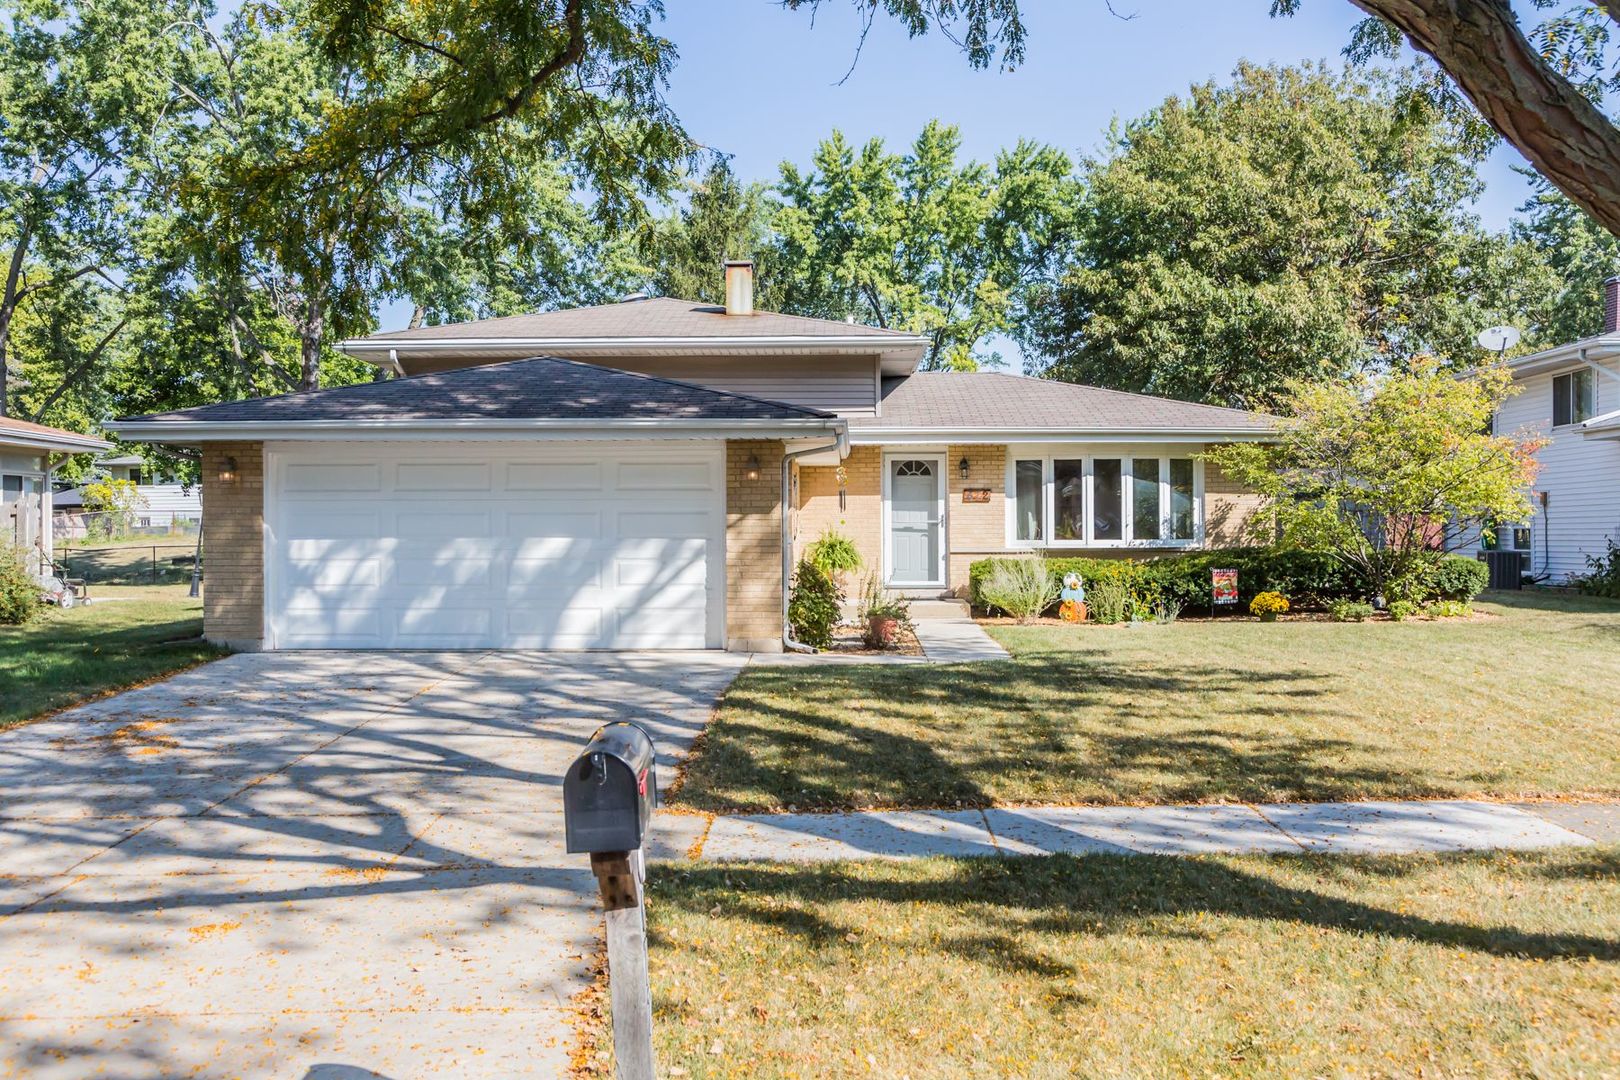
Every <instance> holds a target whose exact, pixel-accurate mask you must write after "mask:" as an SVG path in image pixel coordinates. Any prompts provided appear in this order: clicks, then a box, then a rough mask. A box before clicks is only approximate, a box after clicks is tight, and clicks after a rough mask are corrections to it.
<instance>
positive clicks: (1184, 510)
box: [1170, 458, 1196, 540]
mask: <svg viewBox="0 0 1620 1080" xmlns="http://www.w3.org/2000/svg"><path fill="white" fill-rule="evenodd" d="M1195 522H1196V514H1195V512H1194V510H1193V463H1192V458H1171V459H1170V539H1172V540H1191V539H1193V538H1194V536H1195V532H1194V527H1195Z"/></svg>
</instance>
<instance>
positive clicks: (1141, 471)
mask: <svg viewBox="0 0 1620 1080" xmlns="http://www.w3.org/2000/svg"><path fill="white" fill-rule="evenodd" d="M1159 518H1160V514H1159V459H1158V458H1156V457H1150V458H1132V459H1131V536H1132V537H1133V538H1134V539H1137V540H1157V539H1159Z"/></svg>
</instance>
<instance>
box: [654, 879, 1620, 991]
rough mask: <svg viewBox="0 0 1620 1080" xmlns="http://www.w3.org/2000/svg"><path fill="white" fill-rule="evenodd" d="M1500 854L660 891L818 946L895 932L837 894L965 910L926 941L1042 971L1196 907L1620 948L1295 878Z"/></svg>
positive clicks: (1061, 967) (1352, 883)
mask: <svg viewBox="0 0 1620 1080" xmlns="http://www.w3.org/2000/svg"><path fill="white" fill-rule="evenodd" d="M1490 858H1492V856H1489V855H1482V854H1466V855H1464V854H1458V855H1446V856H1418V857H1410V856H1359V857H1344V856H1338V857H1331V858H1327V857H1323V856H1311V855H1287V856H1266V857H1264V864H1265V866H1266V868H1267V869H1271V868H1275V869H1276V870H1278V871H1279V872H1278V873H1277V874H1275V875H1273V874H1268V873H1266V872H1264V871H1263V870H1261V871H1254V870H1250V869H1248V868H1246V867H1245V865H1244V861H1239V860H1234V859H1230V858H1219V857H1199V858H1186V857H1177V856H1155V855H1078V856H1077V855H1050V856H1041V857H1034V858H967V859H954V860H944V859H935V860H929V862H928V863H927V864H925V865H926V866H927V867H928V869H927V871H926V872H924V873H921V874H918V873H916V872H914V871H910V872H908V871H907V870H906V869H905V868H900V869H898V870H897V869H895V868H893V867H890V866H885V865H883V864H881V863H817V864H761V863H731V864H718V865H716V864H693V863H687V864H682V865H681V866H680V867H679V869H674V868H671V869H674V874H675V876H676V880H675V881H674V882H669V881H668V878H665V879H664V881H659V880H658V879H657V877H655V878H654V880H653V881H652V883H651V886H650V890H651V892H652V894H653V896H654V898H655V899H656V901H657V903H658V904H661V905H671V906H673V907H676V908H679V909H682V910H685V911H687V912H689V913H691V914H692V915H711V914H712V913H714V912H715V911H716V910H717V909H718V910H719V911H720V912H721V914H722V915H723V916H726V917H732V918H736V917H741V918H746V919H748V920H750V921H753V922H756V923H758V924H760V925H762V926H767V927H770V928H771V929H772V930H774V931H779V932H783V933H787V934H791V935H794V936H797V937H801V938H805V939H808V941H809V943H810V944H811V945H812V946H814V947H818V948H819V947H831V948H841V947H843V943H845V942H847V941H848V938H847V936H846V935H848V934H850V933H851V931H852V930H857V929H859V930H862V932H863V933H866V934H868V935H869V936H871V937H873V938H881V937H882V934H883V930H882V928H881V926H874V927H869V928H865V929H863V928H860V927H856V926H853V925H852V924H851V922H850V921H849V917H848V916H847V915H846V917H844V918H842V919H837V918H830V917H828V916H827V915H825V914H823V912H825V910H826V908H827V906H828V905H836V904H858V903H867V902H877V903H880V904H884V905H892V909H891V910H892V913H893V917H894V919H895V920H896V921H898V920H900V919H901V917H902V916H901V908H902V907H903V906H904V905H930V906H937V907H939V908H944V909H956V915H957V921H956V922H955V923H954V924H953V925H950V926H947V927H945V928H943V929H942V931H941V932H939V933H935V934H932V935H929V936H928V945H927V946H926V947H930V948H938V949H941V950H943V951H945V952H949V953H951V954H953V955H959V956H962V957H964V958H966V959H971V960H973V961H975V962H979V963H993V964H995V965H996V966H997V967H1002V968H1006V969H1008V970H1021V971H1026V972H1030V973H1033V974H1036V975H1040V976H1043V977H1058V978H1061V977H1067V976H1071V975H1073V974H1075V972H1074V970H1073V968H1072V967H1071V966H1070V965H1069V964H1068V963H1067V962H1065V961H1063V960H1060V959H1057V958H1055V957H1054V956H1051V955H1044V954H1041V953H1038V952H1031V951H1030V950H1029V949H1028V948H1026V947H1025V946H1024V945H1021V944H1020V943H1019V938H1020V936H1024V937H1026V938H1027V936H1028V935H1030V934H1038V935H1042V936H1057V935H1085V936H1089V937H1096V938H1101V937H1107V936H1111V935H1119V934H1130V935H1136V936H1149V937H1161V938H1162V937H1180V938H1198V937H1203V936H1205V935H1204V934H1203V933H1201V932H1198V931H1192V930H1187V929H1179V928H1176V927H1172V926H1169V925H1166V924H1165V923H1164V922H1163V921H1162V920H1164V919H1166V918H1170V917H1176V916H1189V915H1190V916H1215V917H1227V918H1238V919H1245V920H1254V921H1272V922H1283V923H1293V924H1296V925H1300V926H1307V927H1315V928H1318V929H1321V930H1331V931H1338V932H1345V933H1350V934H1356V935H1368V936H1373V937H1380V938H1390V939H1399V940H1403V941H1410V942H1415V943H1418V944H1422V945H1432V946H1438V947H1441V948H1446V949H1460V950H1467V951H1469V952H1474V953H1479V954H1483V955H1490V956H1502V957H1514V958H1522V959H1532V960H1591V961H1601V962H1609V963H1612V962H1617V961H1620V940H1617V939H1614V938H1609V937H1601V936H1598V935H1592V934H1580V933H1557V932H1544V931H1537V930H1529V929H1520V928H1518V927H1515V926H1513V925H1494V926H1484V925H1476V924H1471V923H1468V922H1464V921H1461V920H1452V919H1438V918H1432V917H1427V916H1422V915H1416V914H1412V913H1410V912H1406V911H1400V910H1395V906H1396V905H1398V904H1400V902H1401V897H1399V896H1393V897H1390V898H1389V900H1388V901H1387V903H1379V902H1376V901H1374V900H1371V899H1367V900H1361V899H1350V898H1347V897H1345V896H1343V895H1334V892H1332V891H1329V890H1328V889H1321V890H1318V889H1313V888H1308V887H1304V886H1302V885H1299V884H1291V883H1289V882H1287V881H1286V880H1284V878H1285V875H1286V874H1287V873H1288V872H1289V871H1292V870H1296V869H1307V870H1309V871H1310V872H1311V876H1312V877H1313V878H1322V876H1323V871H1325V870H1327V868H1328V867H1330V866H1331V867H1332V868H1333V870H1332V872H1330V873H1328V874H1327V877H1326V882H1328V883H1332V884H1335V885H1337V886H1338V891H1349V890H1351V889H1355V888H1357V887H1358V886H1359V885H1361V883H1360V882H1358V881H1357V880H1356V879H1357V878H1358V877H1361V878H1369V879H1372V881H1387V880H1389V879H1392V878H1413V879H1415V880H1414V887H1422V884H1423V882H1422V878H1423V877H1424V876H1426V875H1427V874H1428V873H1429V872H1430V871H1432V870H1434V869H1435V868H1436V867H1437V866H1448V865H1455V864H1456V863H1459V862H1467V861H1483V860H1486V859H1490ZM1557 859H1558V857H1555V860H1557ZM1246 861H1250V862H1252V861H1254V859H1253V857H1250V859H1249V860H1246ZM1498 866H1499V870H1498V871H1497V872H1498V873H1500V874H1502V875H1503V876H1504V877H1508V878H1513V877H1524V878H1531V877H1537V878H1541V879H1543V880H1545V879H1546V878H1548V877H1554V878H1574V877H1581V878H1588V879H1594V880H1601V881H1605V882H1608V883H1616V882H1620V848H1609V849H1604V850H1601V851H1599V852H1597V853H1594V854H1592V855H1591V856H1589V857H1587V858H1583V859H1580V860H1578V861H1571V862H1563V861H1555V862H1554V863H1553V864H1551V865H1548V864H1545V863H1542V862H1539V861H1538V860H1536V859H1535V858H1534V857H1526V858H1521V859H1519V860H1516V861H1503V862H1499V863H1498ZM1296 881H1297V878H1296ZM1368 884H1369V885H1371V881H1369V882H1368ZM1372 887H1376V886H1372ZM915 918H917V919H921V920H923V921H925V922H926V921H927V920H928V919H929V918H930V916H929V915H928V914H927V913H919V914H917V915H916V916H915ZM911 921H912V920H911V919H907V920H906V922H907V923H909V922H911ZM649 932H650V933H651V934H652V935H653V938H654V940H655V941H661V940H662V937H661V934H660V931H659V929H658V926H657V920H656V918H655V919H654V922H653V925H652V926H651V927H650V930H649ZM912 940H920V939H916V938H914V939H912ZM886 947H894V948H898V947H902V946H900V945H898V944H895V945H891V946H886ZM904 947H917V948H921V947H924V946H921V945H912V944H908V945H906V946H904Z"/></svg>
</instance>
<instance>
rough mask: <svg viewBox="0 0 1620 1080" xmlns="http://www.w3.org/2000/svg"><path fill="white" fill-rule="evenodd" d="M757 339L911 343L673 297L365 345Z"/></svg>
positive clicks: (404, 334) (396, 335)
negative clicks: (485, 340) (506, 340)
mask: <svg viewBox="0 0 1620 1080" xmlns="http://www.w3.org/2000/svg"><path fill="white" fill-rule="evenodd" d="M686 337H697V338H756V337H801V338H835V337H846V338H847V337H872V338H877V339H883V338H902V339H905V338H910V337H912V335H910V334H903V333H900V332H899V331H896V330H883V329H880V328H878V327H875V326H863V325H862V324H860V323H846V322H836V321H834V320H832V319H810V318H805V317H804V316H801V315H782V314H778V313H777V312H774V311H756V312H754V313H753V314H752V315H727V314H726V309H725V308H723V307H716V306H714V305H712V304H699V303H696V302H694V301H691V300H676V299H674V298H672V297H667V296H666V297H652V298H650V299H646V300H626V301H623V302H622V303H617V304H599V305H597V306H595V307H581V308H568V309H566V310H563V311H542V312H536V313H534V314H531V315H509V316H507V317H505V318H500V319H479V320H477V321H475V322H463V323H447V324H445V325H443V326H423V327H418V328H417V329H415V330H394V331H391V332H389V333H386V334H372V335H371V336H370V337H368V338H363V339H361V340H364V341H368V342H388V341H399V342H407V341H457V340H462V339H478V338H497V339H498V338H519V339H532V340H537V341H543V340H572V339H589V338H612V339H618V338H629V339H635V338H686Z"/></svg>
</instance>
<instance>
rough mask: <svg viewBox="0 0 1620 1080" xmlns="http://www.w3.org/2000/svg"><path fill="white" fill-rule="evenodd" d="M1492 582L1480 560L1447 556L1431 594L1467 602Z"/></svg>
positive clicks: (1431, 578) (1437, 568) (1432, 574)
mask: <svg viewBox="0 0 1620 1080" xmlns="http://www.w3.org/2000/svg"><path fill="white" fill-rule="evenodd" d="M1490 580H1491V571H1490V567H1488V566H1486V565H1485V564H1484V563H1482V562H1480V561H1479V560H1478V559H1470V558H1468V557H1467V556H1464V555H1447V556H1446V557H1445V558H1443V559H1441V560H1440V561H1439V563H1437V564H1436V565H1435V567H1434V569H1433V570H1432V571H1431V572H1430V575H1429V583H1428V584H1429V592H1430V594H1431V595H1433V596H1436V597H1438V598H1439V599H1441V600H1462V601H1467V600H1472V599H1473V598H1474V597H1476V596H1478V595H1479V594H1480V593H1482V592H1484V591H1485V586H1486V585H1488V584H1490ZM1616 580H1617V582H1620V577H1617V579H1616Z"/></svg>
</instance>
